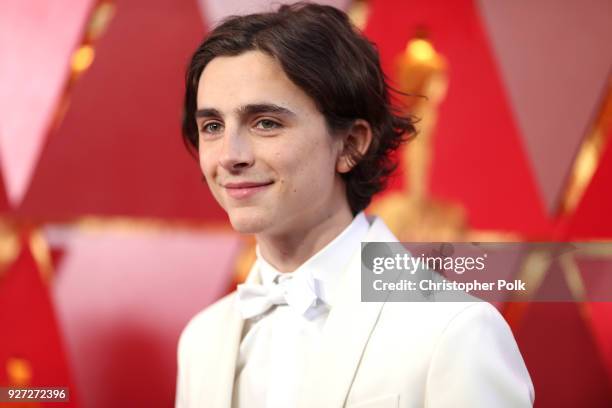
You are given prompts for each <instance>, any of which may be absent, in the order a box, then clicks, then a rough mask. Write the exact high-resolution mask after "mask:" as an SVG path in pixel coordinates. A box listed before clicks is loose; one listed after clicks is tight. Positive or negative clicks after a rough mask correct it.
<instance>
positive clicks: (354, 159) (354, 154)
mask: <svg viewBox="0 0 612 408" xmlns="http://www.w3.org/2000/svg"><path fill="white" fill-rule="evenodd" d="M371 143H372V127H371V126H370V124H369V123H368V122H367V121H365V120H363V119H357V120H355V121H354V122H353V124H352V125H351V127H350V128H349V129H348V131H346V132H345V133H344V134H343V137H342V147H341V149H342V150H341V152H340V155H339V156H338V161H337V162H336V171H337V172H338V173H348V172H349V171H351V169H352V168H353V167H355V165H356V164H357V163H358V162H359V160H360V159H361V157H363V155H365V153H366V152H367V151H368V148H369V147H370V144H371Z"/></svg>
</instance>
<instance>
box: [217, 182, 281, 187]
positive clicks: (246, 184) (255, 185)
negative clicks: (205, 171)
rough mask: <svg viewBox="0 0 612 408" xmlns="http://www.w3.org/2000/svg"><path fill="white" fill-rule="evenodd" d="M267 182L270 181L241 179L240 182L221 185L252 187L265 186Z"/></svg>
mask: <svg viewBox="0 0 612 408" xmlns="http://www.w3.org/2000/svg"><path fill="white" fill-rule="evenodd" d="M269 184H272V181H266V182H263V183H259V182H253V181H243V182H241V183H225V184H224V185H223V187H225V188H252V187H260V186H267V185H269Z"/></svg>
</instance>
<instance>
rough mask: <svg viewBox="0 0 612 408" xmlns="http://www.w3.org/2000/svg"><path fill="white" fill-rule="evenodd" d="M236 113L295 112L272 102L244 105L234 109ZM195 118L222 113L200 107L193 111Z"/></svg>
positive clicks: (293, 114) (285, 113) (288, 113)
mask: <svg viewBox="0 0 612 408" xmlns="http://www.w3.org/2000/svg"><path fill="white" fill-rule="evenodd" d="M236 113H238V115H240V116H249V115H256V114H258V113H276V114H281V115H287V116H296V114H295V112H293V111H291V110H289V109H287V108H284V107H282V106H279V105H275V104H273V103H254V104H249V105H244V106H241V107H239V108H238V109H236ZM195 117H196V118H209V117H217V118H222V117H223V115H222V114H221V112H219V111H218V110H217V109H215V108H202V109H198V110H196V112H195Z"/></svg>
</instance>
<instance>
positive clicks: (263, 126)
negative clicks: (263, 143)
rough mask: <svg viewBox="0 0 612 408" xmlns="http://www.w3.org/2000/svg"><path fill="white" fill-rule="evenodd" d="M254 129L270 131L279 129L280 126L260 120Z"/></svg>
mask: <svg viewBox="0 0 612 408" xmlns="http://www.w3.org/2000/svg"><path fill="white" fill-rule="evenodd" d="M255 127H256V128H257V129H263V130H270V129H276V128H279V127H281V125H280V124H279V123H276V122H275V121H273V120H270V119H262V120H260V121H259V122H257V124H256V125H255Z"/></svg>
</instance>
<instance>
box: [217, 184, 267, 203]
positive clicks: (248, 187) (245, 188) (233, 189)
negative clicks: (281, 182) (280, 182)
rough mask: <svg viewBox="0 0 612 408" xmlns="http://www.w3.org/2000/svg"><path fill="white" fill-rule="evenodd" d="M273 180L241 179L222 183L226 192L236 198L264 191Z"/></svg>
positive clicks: (243, 197) (244, 197)
mask: <svg viewBox="0 0 612 408" xmlns="http://www.w3.org/2000/svg"><path fill="white" fill-rule="evenodd" d="M273 183H274V182H273V181H268V182H263V183H262V182H252V181H243V182H237V183H226V184H224V185H223V187H224V188H225V191H227V194H228V195H229V196H230V197H232V198H234V199H237V200H241V199H246V198H249V197H252V196H253V195H255V194H257V193H259V192H261V191H264V190H265V189H267V188H268V186H270V185H272V184H273Z"/></svg>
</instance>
